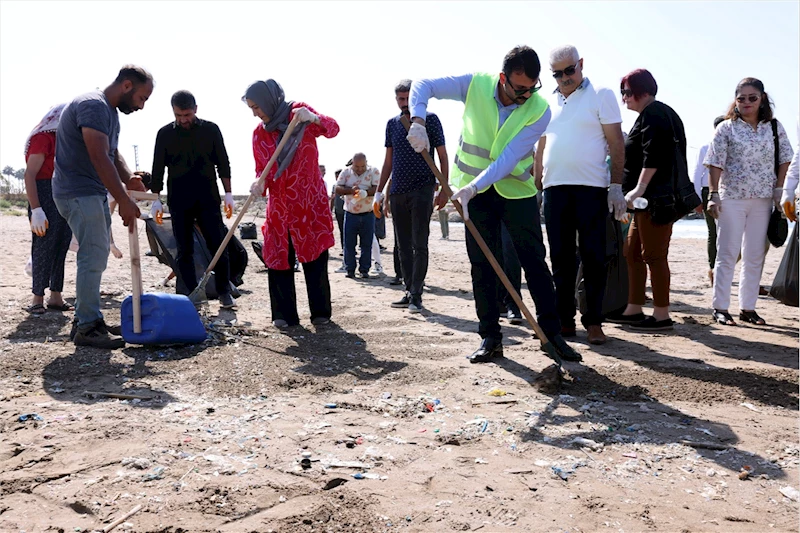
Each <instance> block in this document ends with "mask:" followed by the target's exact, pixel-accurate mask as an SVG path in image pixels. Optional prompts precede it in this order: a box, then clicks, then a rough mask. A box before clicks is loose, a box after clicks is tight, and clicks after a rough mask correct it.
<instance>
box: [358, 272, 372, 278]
mask: <svg viewBox="0 0 800 533" xmlns="http://www.w3.org/2000/svg"><path fill="white" fill-rule="evenodd" d="M358 277H359V278H361V279H370V275H369V272H359V273H358Z"/></svg>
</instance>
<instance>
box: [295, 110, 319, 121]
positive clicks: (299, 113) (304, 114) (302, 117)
mask: <svg viewBox="0 0 800 533" xmlns="http://www.w3.org/2000/svg"><path fill="white" fill-rule="evenodd" d="M294 116H295V117H297V120H299V121H300V122H316V121H317V119H318V118H319V117H318V116H317V115H315V114H314V113H312V112H311V111H309V110H308V108H307V107H299V108H297V109H295V110H294Z"/></svg>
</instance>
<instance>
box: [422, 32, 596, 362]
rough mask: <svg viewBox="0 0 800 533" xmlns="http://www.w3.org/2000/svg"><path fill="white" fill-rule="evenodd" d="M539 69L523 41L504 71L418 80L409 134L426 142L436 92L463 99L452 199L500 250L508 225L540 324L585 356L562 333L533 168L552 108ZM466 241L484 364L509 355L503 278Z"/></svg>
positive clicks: (567, 356)
mask: <svg viewBox="0 0 800 533" xmlns="http://www.w3.org/2000/svg"><path fill="white" fill-rule="evenodd" d="M540 71H541V64H540V62H539V57H538V56H537V55H536V52H535V51H534V50H533V49H531V48H530V47H527V46H517V47H515V48H513V49H512V50H511V51H510V52H509V53H508V54H506V56H505V58H504V60H503V71H502V72H500V73H499V74H483V73H475V74H467V75H464V76H457V77H446V78H437V79H427V80H417V81H415V82H414V83H413V84H412V86H411V98H410V105H409V106H410V108H411V117H412V124H411V128H410V130H409V133H408V141H409V143H410V144H411V146H412V147H413V148H414V150H416V151H417V152H421V151H422V150H426V149H428V146H429V142H428V135H427V132H426V129H425V125H424V124H425V116H426V109H427V104H428V100H429V99H430V98H439V99H447V100H460V101H462V102H464V104H465V107H464V116H463V120H464V124H463V127H462V129H461V139H460V140H459V146H458V149H457V150H456V157H455V164H454V166H453V167H452V171H451V172H450V185H451V186H452V187H453V188H454V189H456V190H455V192H454V193H453V197H452V199H453V200H458V201H459V202H460V203H461V206H462V207H463V210H464V216H465V218H467V219H470V220H472V222H473V224H475V227H476V228H477V229H478V232H479V233H480V234H481V236H482V237H483V239H484V240H485V241H486V244H487V245H488V246H489V248H490V249H491V250H492V252H493V253H494V254H495V256H498V255H500V253H501V250H502V248H501V239H500V228H501V223H504V224H505V226H506V228H507V229H508V232H509V234H510V235H511V239H512V241H513V243H514V248H515V249H516V251H517V255H518V256H519V259H520V263H521V264H522V268H523V270H524V271H525V279H526V280H527V282H528V289H529V290H530V293H531V296H532V297H533V301H534V303H535V304H536V315H537V321H538V322H539V325H540V326H541V327H542V330H543V331H544V333H545V335H546V336H547V338H548V340H550V342H551V343H552V344H553V346H554V347H555V348H556V350H557V351H558V354H559V355H560V356H561V358H562V359H563V360H565V361H580V360H581V355H580V354H579V353H578V352H576V351H575V350H574V349H573V348H572V347H571V346H570V345H569V344H567V343H566V341H564V339H563V337H562V336H561V323H560V321H559V318H558V313H557V312H556V298H555V289H554V287H553V278H552V275H551V274H550V270H549V269H548V267H547V264H546V263H545V253H546V252H545V247H544V241H543V238H542V227H541V222H540V220H539V206H538V203H537V200H536V192H537V189H536V185H535V184H534V179H533V176H532V175H531V168H532V166H533V151H534V145H535V144H536V142H537V141H538V140H539V138H540V137H541V136H542V134H543V133H544V131H545V129H546V128H547V124H548V123H549V122H550V109H549V108H548V105H547V102H546V101H545V100H544V99H543V98H542V97H541V96H540V95H539V94H538V91H539V89H540V88H541V82H540V80H539V73H540ZM466 240H467V254H468V255H469V260H470V263H471V264H472V289H473V292H474V293H475V309H476V311H477V314H478V320H479V321H480V325H479V328H478V333H479V334H480V336H481V339H482V341H481V345H480V347H479V348H478V350H476V351H475V352H474V353H473V354H472V355H470V356H469V360H470V362H472V363H485V362H489V361H491V360H492V359H494V358H496V357H502V356H503V345H502V338H503V336H502V333H501V332H500V322H499V317H500V310H499V306H498V301H497V284H498V283H499V279H498V278H497V275H496V274H495V273H494V270H493V269H492V266H491V264H490V263H489V261H488V259H486V257H485V256H484V254H483V252H481V250H480V248H479V247H478V244H477V242H476V241H475V239H474V238H473V237H472V235H471V234H470V233H469V232H467V235H466Z"/></svg>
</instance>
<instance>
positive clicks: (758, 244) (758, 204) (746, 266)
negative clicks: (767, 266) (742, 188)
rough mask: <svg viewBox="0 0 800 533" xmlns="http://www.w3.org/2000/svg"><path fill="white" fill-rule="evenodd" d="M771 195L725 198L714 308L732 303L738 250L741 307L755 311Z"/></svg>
mask: <svg viewBox="0 0 800 533" xmlns="http://www.w3.org/2000/svg"><path fill="white" fill-rule="evenodd" d="M771 214H772V199H771V198H753V199H748V200H723V201H722V211H721V212H720V214H719V219H718V220H717V261H716V263H714V298H713V300H712V306H713V307H714V309H720V310H727V309H728V307H729V306H730V304H731V285H732V284H733V271H734V268H735V267H736V260H737V258H738V257H739V252H740V251H741V254H742V270H741V272H740V273H739V309H740V310H745V311H753V310H755V308H756V302H757V301H758V287H759V284H760V283H761V272H762V270H763V267H764V258H765V254H764V241H765V239H766V237H767V227H768V226H769V217H770V215H771Z"/></svg>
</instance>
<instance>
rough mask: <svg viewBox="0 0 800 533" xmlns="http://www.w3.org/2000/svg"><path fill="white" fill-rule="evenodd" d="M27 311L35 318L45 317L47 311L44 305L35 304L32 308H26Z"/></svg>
mask: <svg viewBox="0 0 800 533" xmlns="http://www.w3.org/2000/svg"><path fill="white" fill-rule="evenodd" d="M25 310H26V311H27V312H29V313H30V314H32V315H34V316H40V315H43V314H44V313H45V311H46V309H45V308H44V305H42V304H33V305H31V306H30V307H27V308H25Z"/></svg>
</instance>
